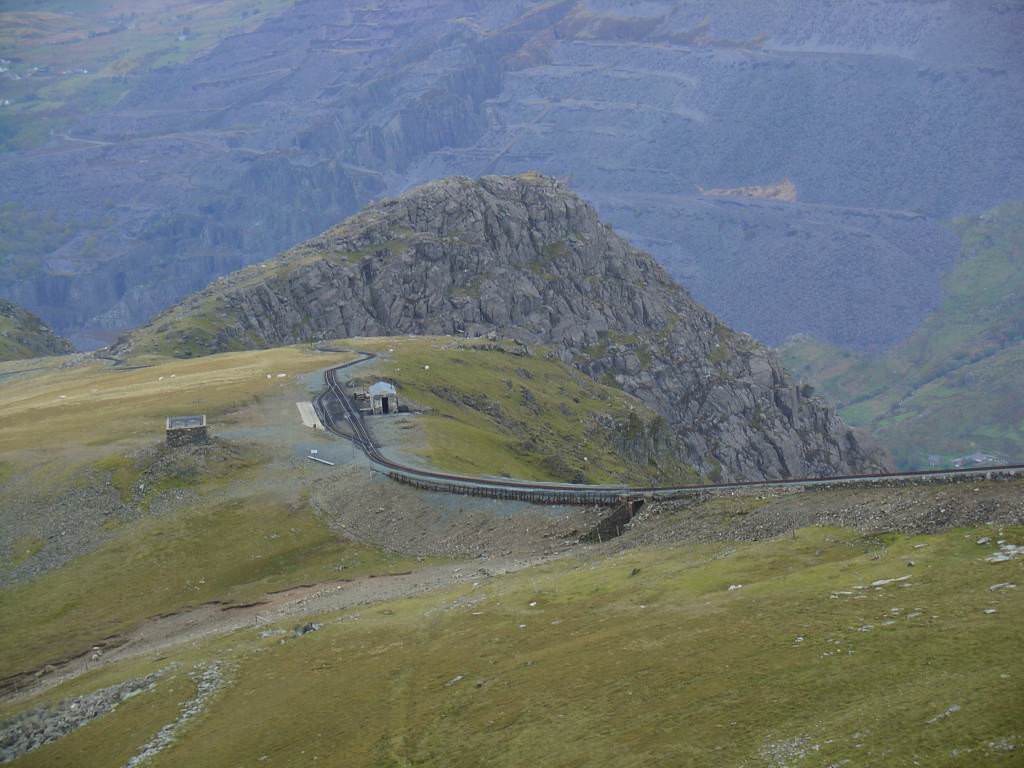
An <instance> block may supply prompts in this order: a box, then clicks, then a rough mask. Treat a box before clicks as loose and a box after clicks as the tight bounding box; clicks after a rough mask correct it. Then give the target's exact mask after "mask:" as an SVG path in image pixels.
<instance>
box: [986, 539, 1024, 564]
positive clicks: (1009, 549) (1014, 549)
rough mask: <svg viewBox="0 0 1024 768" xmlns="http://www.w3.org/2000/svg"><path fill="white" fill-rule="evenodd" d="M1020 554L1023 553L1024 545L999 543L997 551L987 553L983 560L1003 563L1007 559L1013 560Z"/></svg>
mask: <svg viewBox="0 0 1024 768" xmlns="http://www.w3.org/2000/svg"><path fill="white" fill-rule="evenodd" d="M1021 555H1024V546H1018V545H1016V544H1006V543H1001V544H1000V545H999V551H998V552H996V553H994V554H991V555H989V556H988V557H986V558H985V560H986V561H987V562H989V563H1005V562H1007V561H1008V560H1015V559H1016V558H1018V557H1020V556H1021Z"/></svg>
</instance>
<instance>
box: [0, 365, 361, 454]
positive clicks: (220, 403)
mask: <svg viewBox="0 0 1024 768" xmlns="http://www.w3.org/2000/svg"><path fill="white" fill-rule="evenodd" d="M349 358H350V356H346V355H344V354H340V355H339V354H336V355H325V354H322V353H318V352H314V351H311V350H310V349H309V348H308V347H301V346H299V347H282V348H279V349H270V350H258V351H252V352H238V353H226V354H223V355H215V356H211V357H204V358H201V359H197V360H167V359H163V358H138V359H137V360H134V361H133V363H135V364H147V363H148V364H151V367H147V368H139V369H136V370H116V369H114V368H111V366H110V365H109V364H106V363H103V362H92V363H88V364H84V365H79V366H75V367H71V368H63V369H62V368H59V367H54V365H53V364H49V365H50V367H49V368H48V369H46V370H43V371H40V372H37V373H33V374H25V375H24V376H23V377H15V378H9V379H0V423H2V424H3V425H4V428H3V430H0V456H2V455H3V454H4V453H5V452H9V451H16V450H20V449H28V448H31V449H40V448H49V447H56V446H66V445H109V444H111V443H114V442H117V441H120V440H139V439H144V440H151V439H152V438H153V437H154V436H159V435H160V434H161V433H162V431H163V428H164V419H165V418H166V417H167V416H168V415H173V414H182V413H193V412H195V411H197V410H200V411H202V412H204V413H206V414H207V415H208V416H212V417H219V416H223V415H225V414H228V413H231V412H234V411H237V410H238V409H240V408H242V407H243V406H245V405H247V404H250V403H253V402H256V401H258V400H259V398H260V397H262V396H265V395H267V394H269V393H275V392H277V391H278V390H277V388H278V387H279V386H280V385H281V380H280V379H279V378H278V377H277V374H279V373H285V374H286V375H288V376H294V375H296V374H302V373H309V372H312V371H316V370H318V369H320V368H324V367H327V366H328V365H330V364H331V363H332V362H343V361H344V360H346V359H349ZM33 362H34V361H33ZM8 367H9V366H8ZM0 372H2V370H0ZM268 374H269V375H270V376H271V378H269V379H268V378H267V376H268Z"/></svg>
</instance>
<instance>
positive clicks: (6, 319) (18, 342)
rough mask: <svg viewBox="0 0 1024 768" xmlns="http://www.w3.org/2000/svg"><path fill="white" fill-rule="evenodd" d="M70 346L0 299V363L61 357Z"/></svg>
mask: <svg viewBox="0 0 1024 768" xmlns="http://www.w3.org/2000/svg"><path fill="white" fill-rule="evenodd" d="M70 351H71V344H70V343H68V341H67V339H62V338H61V337H60V336H57V335H56V334H54V332H53V331H51V330H50V329H49V328H47V327H46V326H45V325H43V323H42V321H41V320H40V319H39V318H38V317H36V316H35V315H33V314H32V313H31V312H26V311H25V310H24V309H22V308H21V307H19V306H17V305H16V304H12V303H11V302H9V301H4V300H3V299H0V361H2V360H17V359H19V358H23V357H43V356H45V355H63V354H65V353H67V352H70Z"/></svg>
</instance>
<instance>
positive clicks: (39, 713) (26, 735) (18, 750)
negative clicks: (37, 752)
mask: <svg viewBox="0 0 1024 768" xmlns="http://www.w3.org/2000/svg"><path fill="white" fill-rule="evenodd" d="M165 672H166V670H160V671H159V672H154V673H153V674H150V675H146V676H145V677H140V678H136V679H134V680H128V681H126V682H123V683H118V684H117V685H112V686H110V687H109V688H102V689H100V690H98V691H93V692H92V693H87V694H85V695H83V696H77V697H75V698H73V699H65V700H64V701H61V702H59V703H57V704H54V705H51V706H43V707H36V708H35V709H30V710H29V711H27V712H22V713H21V714H19V715H17V716H16V717H13V718H11V719H10V720H7V721H5V722H3V723H0V763H6V762H9V761H11V760H14V759H16V758H18V757H21V756H22V755H24V754H25V753H26V752H31V751H32V750H33V749H36V748H38V747H41V746H43V745H44V744H49V743H50V742H52V741H56V740H57V739H59V738H61V737H63V736H67V735H68V734H69V733H71V732H72V731H75V730H77V729H79V728H81V727H82V726H83V725H85V724H86V723H88V722H90V721H91V720H94V719H96V718H97V717H100V716H101V715H105V714H107V713H108V712H113V711H114V710H115V709H117V707H118V705H119V704H121V702H123V701H126V700H127V699H130V698H132V697H133V696H137V695H138V694H140V693H143V692H145V691H151V690H152V689H153V688H154V687H155V686H156V683H157V681H158V680H159V679H160V677H161V676H163V674H164V673H165Z"/></svg>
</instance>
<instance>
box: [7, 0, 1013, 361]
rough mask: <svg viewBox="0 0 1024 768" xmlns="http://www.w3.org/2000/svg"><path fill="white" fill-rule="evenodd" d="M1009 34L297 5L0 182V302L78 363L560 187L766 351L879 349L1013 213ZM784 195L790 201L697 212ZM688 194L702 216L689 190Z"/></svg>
mask: <svg viewBox="0 0 1024 768" xmlns="http://www.w3.org/2000/svg"><path fill="white" fill-rule="evenodd" d="M1022 20H1024V8H1021V7H1020V6H1019V4H1014V3H1006V2H1000V1H999V0H991V1H990V2H966V1H963V0H957V1H951V2H940V3H936V2H924V1H923V0H899V1H898V2H891V3H884V4H878V3H871V2H867V0H863V1H854V2H849V3H843V4H820V3H806V2H797V0H769V1H767V2H765V1H762V0H757V1H756V2H755V0H727V1H726V2H720V1H718V0H715V1H714V2H712V0H697V1H696V2H693V1H689V2H685V3H684V2H668V1H667V0H650V2H644V3H631V4H623V3H619V2H606V1H605V0H581V1H580V2H562V3H555V4H546V3H540V2H530V1H526V0H524V1H521V2H509V3H484V4H481V3H476V2H469V1H468V0H440V2H437V1H435V0H429V1H428V0H402V1H401V2H399V1H398V0H387V2H382V3H379V4H377V5H375V6H373V7H358V5H345V4H343V5H339V4H338V3H336V2H333V1H332V0H308V2H303V3H299V4H297V5H296V6H295V7H294V8H292V9H291V10H289V11H287V12H285V13H283V14H282V15H280V16H279V17H276V18H274V19H272V20H269V21H267V22H266V23H264V24H263V25H262V26H261V27H260V28H258V29H257V30H255V31H254V32H251V33H248V34H242V35H237V36H233V37H231V38H228V39H225V40H224V41H222V42H221V43H220V44H219V45H218V46H217V47H215V48H214V49H213V50H212V51H210V52H208V53H206V54H204V55H202V56H200V57H199V58H198V59H196V60H195V61H193V62H191V63H188V64H185V65H182V66H178V67H174V68H170V69H166V70H160V71H156V72H152V73H149V74H147V75H144V76H141V77H139V78H132V77H130V78H129V79H128V82H127V85H128V87H129V93H128V94H127V95H126V96H125V97H124V98H123V99H122V100H121V101H120V102H119V103H118V104H117V105H116V106H114V107H112V108H111V109H109V110H108V111H106V112H102V113H98V114H93V115H91V116H88V117H86V118H83V119H81V120H80V121H79V122H78V123H77V124H75V125H73V126H71V127H70V128H69V131H68V133H69V135H71V136H73V137H76V138H80V139H88V140H89V141H91V142H94V143H86V142H83V141H68V140H66V139H63V138H61V137H60V136H56V135H55V136H54V137H53V139H52V140H51V141H50V143H48V144H46V145H45V146H42V147H39V148H37V149H34V150H32V151H27V152H17V153H11V152H8V153H6V154H4V155H2V156H0V190H2V194H3V197H4V199H5V200H7V201H10V202H12V203H14V204H15V205H17V206H19V207H20V209H21V210H27V211H32V212H37V213H38V214H39V215H40V216H41V217H43V218H45V217H47V216H52V217H53V219H54V221H55V222H56V223H57V224H58V225H59V229H60V230H61V231H66V232H67V236H66V238H65V239H64V240H63V241H62V242H60V243H59V244H56V245H54V246H53V247H52V249H51V250H49V251H48V252H47V253H45V254H34V255H28V254H23V253H19V252H11V253H9V254H4V255H5V256H6V257H7V258H6V259H0V295H3V296H6V297H8V298H11V299H13V300H15V301H16V302H18V303H19V304H21V305H23V306H25V307H27V308H29V309H30V310H33V311H35V312H36V313H37V314H39V315H40V316H42V317H43V319H44V320H45V321H47V322H48V323H49V324H50V325H52V326H53V327H55V328H56V329H57V330H58V331H59V332H62V333H67V332H72V333H74V334H75V339H76V340H77V341H79V342H80V343H83V344H89V343H93V344H94V343H97V340H98V339H99V338H100V337H102V336H103V334H104V333H105V332H109V331H112V330H117V329H122V328H126V327H130V326H133V325H136V324H138V323H140V322H143V321H145V320H146V319H147V318H148V317H150V316H152V315H153V314H154V313H156V312H157V311H159V310H160V309H162V308H165V307H167V306H169V305H171V304H172V303H173V302H174V301H176V300H178V299H180V298H181V297H182V296H184V295H186V294H187V293H189V292H190V291H193V290H197V289H199V288H201V287H202V286H204V285H205V284H206V283H208V282H209V280H210V279H211V278H213V277H215V276H217V275H221V274H226V273H228V272H230V271H232V270H234V269H237V268H239V267H241V266H243V265H246V264H250V263H253V262H255V261H258V260H261V259H264V258H268V257H270V256H271V255H273V254H274V253H276V252H278V251H280V250H282V249H283V248H287V247H289V246H291V245H292V244H294V243H296V242H299V241H301V240H303V239H304V238H307V237H310V236H312V235H314V234H315V233H317V232H319V231H322V230H323V229H324V228H326V227H328V226H330V225H331V224H332V223H334V222H336V221H339V220H341V219H342V218H344V217H345V216H347V215H350V214H352V213H354V212H355V211H357V210H359V208H361V207H362V206H363V205H364V204H365V203H366V202H368V201H370V200H372V199H375V198H377V197H378V196H381V195H385V194H396V193H398V192H401V191H402V190H404V189H407V188H410V187H411V186H414V185H416V184H418V183H421V182H423V181H426V180H429V179H432V178H439V177H444V176H448V175H452V174H455V173H458V174H464V175H468V176H471V177H475V176H479V175H482V174H489V173H520V172H523V171H525V170H528V169H536V170H540V171H542V172H545V173H548V174H552V175H557V176H564V177H569V178H570V179H571V181H572V186H573V188H574V189H576V190H577V191H579V192H580V193H581V195H582V196H583V197H585V198H586V199H588V200H590V201H591V202H592V203H593V204H595V205H596V207H597V209H598V210H599V211H600V212H601V214H602V215H603V216H604V217H605V218H606V219H607V220H608V221H609V222H610V223H611V224H613V225H614V226H615V227H616V228H617V229H618V230H619V231H621V232H622V233H623V234H625V235H627V236H628V237H630V239H631V240H633V241H634V242H636V243H637V244H639V245H641V246H642V247H644V248H645V249H647V250H649V251H650V252H651V253H653V254H654V255H655V256H656V257H657V258H658V259H659V261H661V263H662V264H663V265H665V266H666V267H667V268H668V269H669V271H670V272H671V273H672V274H673V276H675V277H676V278H678V279H681V280H682V281H683V282H684V283H685V284H686V285H687V286H688V287H689V288H690V289H691V290H692V291H693V292H694V294H695V296H697V298H698V299H699V300H701V301H702V302H704V303H706V304H707V305H708V306H709V307H710V308H711V309H713V310H714V311H716V312H717V313H719V314H720V315H721V316H722V317H723V318H724V319H725V320H726V321H727V322H729V323H730V324H731V325H733V326H734V327H737V328H738V329H740V330H745V331H749V332H751V333H753V334H754V335H755V336H757V337H758V338H760V339H762V340H764V341H767V342H769V343H776V342H778V341H781V340H782V339H784V338H786V337H787V336H789V335H791V334H793V333H797V332H801V333H812V334H814V335H817V336H819V337H821V338H823V339H824V340H827V341H833V342H837V343H839V344H842V345H845V346H848V347H853V348H859V349H881V348H884V347H887V346H890V345H892V344H893V343H895V342H896V341H898V340H899V339H901V338H903V337H904V336H905V335H907V334H909V333H910V332H911V331H912V330H913V328H914V326H915V325H916V324H917V323H918V322H920V320H921V319H922V318H923V317H924V316H925V315H926V314H927V313H928V311H930V310H931V309H932V308H934V306H935V305H936V303H937V300H938V296H939V291H940V279H941V275H942V273H943V271H944V270H945V269H946V268H948V266H949V265H950V264H951V263H952V261H953V259H954V258H955V257H956V240H955V238H954V237H953V236H952V234H951V233H950V232H949V230H948V228H947V227H946V225H945V224H944V221H945V220H947V219H948V218H950V217H953V216H955V215H958V214H965V213H976V212H979V211H981V210H985V209H988V208H990V207H992V206H994V205H996V204H998V203H1000V202H1002V201H1004V200H1007V199H1011V198H1015V197H1021V196H1024V155H1022V154H1021V152H1020V147H1021V146H1022V145H1024V101H1022V96H1021V94H1022V93H1024V61H1022V56H1024V54H1022V52H1021V50H1022V49H1021V47H1020V45H1019V40H1020V39H1021V37H1022V36H1024V23H1022ZM784 178H786V179H789V180H790V181H791V182H792V184H793V186H794V188H795V190H796V199H795V201H792V202H783V201H779V200H770V199H761V198H758V197H751V196H745V195H738V194H731V195H725V196H718V195H709V194H705V192H707V191H710V190H735V189H739V188H744V187H751V186H764V185H771V184H775V183H777V182H779V181H781V180H782V179H784ZM702 189H703V190H704V191H705V192H702V191H701V190H702Z"/></svg>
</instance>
